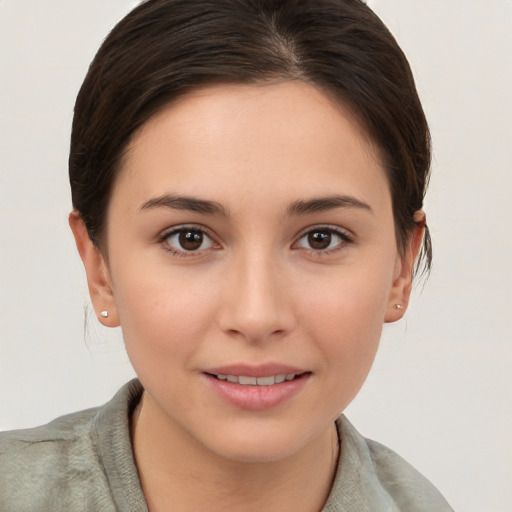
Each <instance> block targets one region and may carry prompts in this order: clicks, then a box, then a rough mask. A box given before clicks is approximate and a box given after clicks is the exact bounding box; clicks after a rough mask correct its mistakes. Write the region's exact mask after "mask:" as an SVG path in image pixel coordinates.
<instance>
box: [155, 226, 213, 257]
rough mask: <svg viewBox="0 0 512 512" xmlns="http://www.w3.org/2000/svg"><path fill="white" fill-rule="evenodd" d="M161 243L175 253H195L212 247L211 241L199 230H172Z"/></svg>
mask: <svg viewBox="0 0 512 512" xmlns="http://www.w3.org/2000/svg"><path fill="white" fill-rule="evenodd" d="M162 241H163V242H164V243H165V244H167V245H168V246H169V248H168V250H170V251H172V252H176V253H191V252H197V251H202V250H205V249H209V248H210V247H213V246H214V242H213V240H212V239H211V238H210V237H209V236H208V235H207V234H206V233H205V232H204V231H203V230H202V229H199V228H187V227H182V228H178V229H174V230H173V231H171V232H170V233H167V234H166V235H164V236H163V237H162Z"/></svg>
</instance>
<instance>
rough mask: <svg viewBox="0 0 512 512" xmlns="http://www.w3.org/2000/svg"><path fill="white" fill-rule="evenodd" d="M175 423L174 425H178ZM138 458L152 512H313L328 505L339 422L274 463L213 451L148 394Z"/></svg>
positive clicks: (137, 421)
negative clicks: (171, 418)
mask: <svg viewBox="0 0 512 512" xmlns="http://www.w3.org/2000/svg"><path fill="white" fill-rule="evenodd" d="M173 427H174V428H173ZM132 442H133V449H134V455H135V461H136V464H137V469H138V472H139V477H140V480H141V485H142V490H143V492H144V495H145V498H146V501H147V504H148V508H149V510H150V512H160V511H165V510H169V507H170V505H171V504H172V506H173V510H177V511H180V512H188V511H197V510H201V509H204V508H205V504H208V510H209V511H211V512H217V511H222V512H224V511H225V510H237V511H241V512H252V511H259V510H279V511H280V512H287V511H294V512H295V511H296V510H301V511H305V512H306V511H311V512H318V511H319V510H321V509H322V506H323V505H324V503H325V501H326V499H327V497H328V495H329V491H330V489H331V485H332V482H333V479H334V475H335V471H336V465H337V459H338V450H339V448H338V436H337V432H336V427H335V425H334V424H332V426H331V427H330V428H328V429H327V430H326V431H325V432H324V433H323V434H322V435H321V436H319V437H318V438H317V439H314V440H313V441H312V442H310V443H309V444H307V445H306V446H304V447H303V448H301V449H300V450H299V451H298V452H297V453H294V454H293V455H291V456H289V457H287V458H285V459H283V460H277V461H271V462H240V461H233V460H229V459H226V458H224V457H222V456H219V455H218V454H215V453H212V452H211V451H209V450H208V449H206V448H205V446H203V445H202V444H200V443H199V442H198V441H197V440H195V439H194V438H192V437H191V436H189V435H188V434H187V433H186V432H184V431H183V430H181V429H180V428H176V426H174V425H169V423H168V422H167V421H163V418H162V417H161V411H159V410H158V408H157V406H156V404H154V402H153V401H152V400H151V398H150V397H148V396H147V394H146V393H145V397H144V400H143V401H141V403H140V404H139V406H138V407H137V408H136V410H135V411H134V414H133V418H132Z"/></svg>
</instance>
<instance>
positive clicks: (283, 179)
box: [82, 82, 410, 461]
mask: <svg viewBox="0 0 512 512" xmlns="http://www.w3.org/2000/svg"><path fill="white" fill-rule="evenodd" d="M106 240H107V253H108V264H107V263H105V261H104V260H103V259H102V258H101V257H100V256H98V257H96V260H95V262H96V263H94V265H96V268H99V267H101V272H99V273H98V272H97V274H98V275H99V274H101V276H102V277H100V278H94V277H91V274H93V273H94V270H91V268H93V267H94V265H93V264H90V265H89V267H90V268H88V274H89V283H90V288H91V295H92V298H93V303H94V306H95V308H96V310H97V311H100V310H103V309H108V310H109V313H110V315H109V318H108V319H102V321H103V322H104V323H106V324H108V325H115V324H116V323H118V322H119V323H120V325H121V327H122V330H123V335H124V339H125V343H126V348H127V351H128V354H129V357H130V359H131V362H132V364H133V366H134V368H135V371H136V373H137V375H138V377H139V378H140V380H141V382H142V383H143V385H144V388H145V390H146V398H145V400H148V401H149V403H151V404H152V407H153V411H154V417H155V421H160V422H162V423H165V424H166V425H167V427H168V428H169V429H171V430H172V431H173V432H175V433H176V435H181V436H183V439H188V440H193V441H194V442H198V443H199V444H200V445H201V446H203V447H204V448H205V449H206V450H208V451H210V452H212V453H214V454H217V455H220V456H223V457H226V458H229V459H233V460H245V461H258V460H260V461H261V460H274V459H279V458H285V457H287V456H290V455H292V454H294V453H295V452H297V451H299V450H300V449H301V448H303V447H305V446H307V445H308V444H309V443H311V442H313V441H314V440H315V439H317V438H319V437H320V436H322V435H324V434H325V433H326V432H327V431H329V429H331V428H332V424H333V421H334V419H335V418H336V417H337V416H338V415H339V414H340V412H341V411H343V409H344V408H345V407H346V406H347V405H348V404H349V402H350V401H351V400H352V399H353V397H354V396H355V395H356V393H357V392H358V390H359V389H360V387H361V385H362V383H363V381H364V380H365V378H366V376H367V373H368V371H369V369H370V366H371V364H372V362H373V359H374V356H375V353H376V350H377V346H378V342H379V338H380V334H381V329H382V325H383V322H384V321H392V320H396V319H397V318H398V316H397V315H400V314H401V312H400V311H399V310H396V308H394V304H396V303H401V304H403V303H404V302H405V301H406V300H407V297H408V286H409V284H410V275H409V274H410V262H408V260H407V258H402V257H400V255H399V254H398V252H397V244H396V238H395V232H394V223H393V216H392V206H391V196H390V192H389V188H388V183H387V179H386V175H385V172H384V170H383V168H382V166H381V164H380V163H379V158H378V152H377V151H376V150H375V148H374V147H373V146H372V144H371V143H370V142H369V140H368V138H367V137H366V136H365V134H364V133H363V132H362V130H361V129H360V128H359V126H358V124H357V123H355V122H354V121H353V119H351V117H350V116H348V115H347V114H346V113H345V112H344V111H343V109H342V108H341V107H340V106H338V105H336V104H334V103H332V102H331V101H329V100H328V99H327V97H326V96H325V95H324V94H322V93H321V92H320V91H318V90H317V89H315V88H313V87H312V86H309V85H306V84H302V83H291V82H286V83H280V84H266V85H258V86H240V85H225V86H215V87H210V88H205V89H203V90H200V91H197V92H194V93H193V94H190V95H188V96H186V97H184V98H182V99H181V100H180V101H177V102H175V103H173V104H172V105H170V106H168V107H167V108H165V109H164V110H163V111H161V112H160V113H159V114H157V115H155V116H154V117H153V118H152V119H150V120H149V121H148V122H147V123H146V125H145V126H144V127H143V128H142V130H141V131H139V132H138V133H137V134H136V136H135V137H134V139H133V141H132V143H131V145H130V147H129V151H128V153H127V157H126V160H125V162H124V164H123V166H122V169H121V170H120V173H119V176H118V178H117V181H116V183H115V187H114V190H113V194H112V198H111V202H110V205H109V210H108V229H107V233H106ZM82 256H84V255H83V254H82ZM86 259H87V257H85V258H84V261H86ZM87 266H88V264H87V262H86V267H87ZM103 278H104V283H102V282H100V281H101V280H102V279H103ZM95 279H96V282H95ZM98 283H99V284H98ZM283 381H284V382H283ZM156 418H158V420H157V419H156Z"/></svg>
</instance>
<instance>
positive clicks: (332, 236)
mask: <svg viewBox="0 0 512 512" xmlns="http://www.w3.org/2000/svg"><path fill="white" fill-rule="evenodd" d="M351 241H352V240H351V238H350V237H349V236H348V235H346V234H345V233H343V232H341V231H338V230H336V229H333V228H327V227H325V228H324V227H322V228H315V229H310V230H309V231H308V232H307V233H305V234H304V235H302V236H301V237H300V239H299V241H298V242H297V244H296V247H299V248H302V249H310V250H313V251H329V250H332V249H336V248H338V247H339V246H341V245H343V244H344V243H350V242H351Z"/></svg>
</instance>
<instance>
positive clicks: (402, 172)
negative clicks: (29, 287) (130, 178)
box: [69, 0, 432, 270]
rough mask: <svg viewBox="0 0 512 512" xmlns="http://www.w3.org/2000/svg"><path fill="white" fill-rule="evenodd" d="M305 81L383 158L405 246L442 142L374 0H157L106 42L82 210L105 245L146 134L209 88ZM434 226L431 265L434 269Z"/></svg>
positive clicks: (426, 261) (95, 77) (91, 86)
mask: <svg viewBox="0 0 512 512" xmlns="http://www.w3.org/2000/svg"><path fill="white" fill-rule="evenodd" d="M275 79H284V80H302V81H304V82H307V83H310V84H312V85H314V86H317V87H319V88H321V89H322V90H323V91H324V92H325V93H326V94H328V95H329V97H331V98H334V99H336V100H337V101H339V102H340V104H342V105H344V106H345V107H347V108H348V109H349V110H350V112H351V113H352V114H353V115H354V116H355V117H356V119H357V120H358V121H359V122H360V123H361V125H362V126H363V128H364V129H365V130H366V131H367V132H368V134H369V136H370V138H371V139H372V141H373V142H374V143H375V144H376V146H377V147H378V148H379V150H380V152H381V154H382V156H383V159H384V161H383V165H384V166H385V168H386V172H387V174H388V180H389V184H390V190H391V195H392V202H393V214H394V219H395V230H396V236H397V243H398V246H399V248H400V249H402V250H403V249H404V247H405V244H406V242H407V240H408V236H409V235H410V233H411V231H412V229H413V228H414V226H415V225H416V223H415V219H414V214H415V212H416V211H417V210H420V209H421V208H422V206H423V198H424V194H425V191H426V187H427V184H428V178H429V171H430V161H431V150H430V134H429V129H428V125H427V121H426V119H425V115H424V112H423V109H422V106H421V103H420V100H419V98H418V94H417V91H416V87H415V83H414V79H413V76H412V72H411V70H410V67H409V64H408V62H407V59H406V57H405V56H404V54H403V52H402V51H401V49H400V47H399V46H398V44H397V42H396V40H395V39H394V37H393V36H392V35H391V33H390V32H389V30H388V29H387V28H386V26H385V25H384V24H383V22H382V21H381V20H380V19H379V18H378V17H377V16H376V15H375V14H374V13H373V11H371V9H370V8H369V7H368V6H367V5H366V4H365V3H364V2H363V1H362V0H146V1H144V2H142V3H141V4H140V5H139V6H138V7H136V8H135V9H134V10H133V11H132V12H130V13H129V14H128V15H127V16H126V17H125V18H124V19H122V20H121V21H120V22H119V23H118V24H117V25H116V27H114V29H113V30H112V32H111V33H110V34H109V36H108V37H107V38H106V40H105V41H104V43H103V44H102V46H101V48H100V49H99V51H98V53H97V54H96V56H95V58H94V60H93V62H92V63H91V65H90V68H89V71H88V73H87V76H86V78H85V80H84V83H83V85H82V87H81V89H80V92H79V94H78V97H77V100H76V105H75V113H74V119H73V129H72V136H71V149H70V157H69V175H70V182H71V190H72V201H73V207H74V208H75V209H76V210H77V211H78V212H79V213H80V215H81V217H82V219H83V220H84V222H85V225H86V227H87V230H88V232H89V236H90V238H91V240H92V241H93V242H94V243H95V244H96V245H97V246H98V247H100V248H101V247H102V242H103V240H102V238H103V234H104V230H105V225H106V222H107V219H106V213H107V207H108V203H109V199H110V195H111V191H112V188H113V185H114V182H115V178H116V173H117V172H118V171H119V168H120V166H121V163H122V159H123V156H124V154H125V151H126V148H127V146H128V144H129V142H130V140H131V138H132V136H133V135H134V133H135V132H136V131H137V129H138V128H140V127H141V126H142V125H143V124H144V123H145V122H146V121H147V120H148V119H149V118H150V117H151V116H152V115H153V114H155V113H156V112H158V111H159V110H160V109H162V108H163V107H164V106H166V105H167V104H169V103H170V102H172V101H173V100H175V99H176V98H178V97H180V96H183V95H184V94H186V93H187V92H189V91H191V90H193V89H197V88H198V87H202V86H207V85H210V84H212V85H213V84H218V83H240V84H251V83H258V82H263V81H268V80H275ZM431 255H432V252H431V241H430V236H429V232H428V229H426V232H425V236H424V241H423V249H422V258H421V260H422V263H423V265H424V268H425V269H427V270H428V269H429V268H430V265H431Z"/></svg>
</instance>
